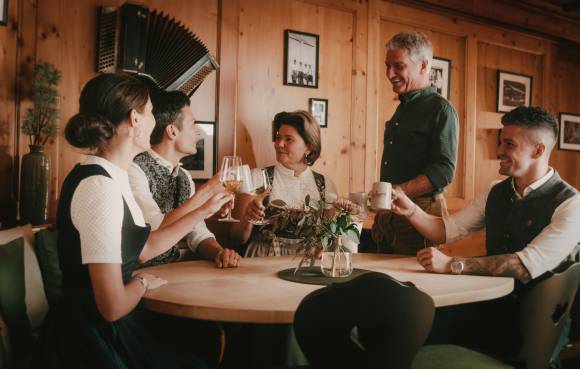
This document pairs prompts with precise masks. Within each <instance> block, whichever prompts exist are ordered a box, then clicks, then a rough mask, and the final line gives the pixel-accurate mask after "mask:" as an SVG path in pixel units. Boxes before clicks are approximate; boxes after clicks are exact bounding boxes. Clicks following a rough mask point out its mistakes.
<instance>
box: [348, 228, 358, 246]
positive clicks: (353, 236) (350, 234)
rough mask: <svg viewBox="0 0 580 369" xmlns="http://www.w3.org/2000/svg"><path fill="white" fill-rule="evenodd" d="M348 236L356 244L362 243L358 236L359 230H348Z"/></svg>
mask: <svg viewBox="0 0 580 369" xmlns="http://www.w3.org/2000/svg"><path fill="white" fill-rule="evenodd" d="M346 236H347V237H348V238H349V239H350V240H352V241H353V242H355V243H358V242H359V241H360V237H359V234H358V229H356V228H355V229H347V231H346Z"/></svg>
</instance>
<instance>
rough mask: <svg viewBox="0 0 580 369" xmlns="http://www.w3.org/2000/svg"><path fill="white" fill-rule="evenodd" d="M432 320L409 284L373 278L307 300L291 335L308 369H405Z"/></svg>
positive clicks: (428, 306)
mask: <svg viewBox="0 0 580 369" xmlns="http://www.w3.org/2000/svg"><path fill="white" fill-rule="evenodd" d="M433 315H434V305H433V300H432V299H431V297H430V296H428V295H427V294H425V293H424V292H422V291H420V290H419V289H417V288H416V287H415V286H414V285H413V284H411V283H402V282H399V281H397V280H395V279H393V278H391V277H389V276H388V275H385V274H382V273H376V272H372V273H367V274H363V275H362V276H360V277H357V278H355V279H353V280H352V281H349V282H345V283H335V284H332V285H330V286H328V287H325V288H322V289H320V290H317V291H314V292H312V293H311V294H309V295H307V296H306V297H305V298H304V299H303V300H302V302H301V303H300V305H299V306H298V309H297V310H296V314H295V316H294V329H295V334H296V338H297V340H298V344H299V345H300V347H301V348H302V351H303V352H304V354H305V355H306V357H307V359H308V361H309V362H310V363H311V365H312V367H313V368H333V369H340V368H357V369H366V368H369V369H371V368H377V369H378V368H393V369H408V368H410V366H411V363H412V361H413V358H414V356H415V354H416V352H417V351H418V350H419V349H420V348H421V345H423V343H424V342H425V339H426V338H427V335H428V333H429V330H430V329H431V323H432V321H433Z"/></svg>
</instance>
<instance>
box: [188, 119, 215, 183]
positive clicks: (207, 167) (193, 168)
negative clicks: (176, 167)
mask: <svg viewBox="0 0 580 369" xmlns="http://www.w3.org/2000/svg"><path fill="white" fill-rule="evenodd" d="M195 125H196V126H198V127H199V129H200V130H201V137H200V139H199V141H197V153H195V154H194V155H189V156H186V157H185V158H183V159H181V163H182V164H183V168H184V169H187V170H189V172H190V173H191V177H192V178H193V179H194V180H195V179H199V180H203V179H208V178H210V177H211V176H213V175H214V174H215V173H216V156H217V142H216V134H215V122H201V121H198V122H195Z"/></svg>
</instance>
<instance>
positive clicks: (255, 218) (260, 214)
mask: <svg viewBox="0 0 580 369" xmlns="http://www.w3.org/2000/svg"><path fill="white" fill-rule="evenodd" d="M252 185H253V188H254V189H253V191H252V194H253V195H255V196H256V198H255V199H254V200H253V201H252V202H251V203H250V205H249V206H248V211H247V212H248V219H249V221H250V223H252V224H255V225H265V224H267V223H268V221H267V220H266V219H264V217H265V216H266V207H265V206H264V200H267V198H268V196H269V195H270V192H272V183H270V177H269V176H268V172H267V171H266V170H265V169H259V168H256V169H254V170H252Z"/></svg>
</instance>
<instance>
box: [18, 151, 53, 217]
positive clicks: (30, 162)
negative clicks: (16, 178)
mask: <svg viewBox="0 0 580 369" xmlns="http://www.w3.org/2000/svg"><path fill="white" fill-rule="evenodd" d="M29 147H30V152H29V153H28V154H26V155H24V156H23V157H22V172H21V174H20V220H21V221H22V222H24V223H31V224H34V225H36V224H46V223H47V222H48V185H49V180H50V161H49V160H48V157H47V156H46V155H45V154H44V147H43V146H42V145H29Z"/></svg>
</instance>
